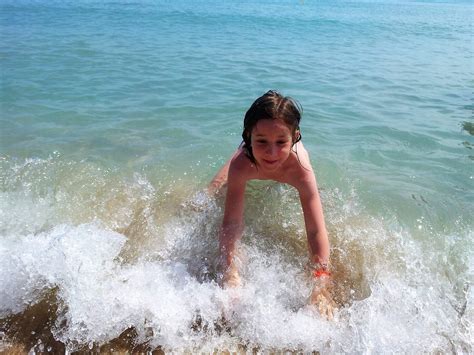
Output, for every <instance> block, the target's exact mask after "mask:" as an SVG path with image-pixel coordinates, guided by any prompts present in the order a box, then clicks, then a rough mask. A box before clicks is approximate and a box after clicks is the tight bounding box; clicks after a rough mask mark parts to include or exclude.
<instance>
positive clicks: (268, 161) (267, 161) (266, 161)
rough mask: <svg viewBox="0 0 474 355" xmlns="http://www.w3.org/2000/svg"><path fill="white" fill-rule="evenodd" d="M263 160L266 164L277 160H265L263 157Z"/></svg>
mask: <svg viewBox="0 0 474 355" xmlns="http://www.w3.org/2000/svg"><path fill="white" fill-rule="evenodd" d="M263 161H264V162H265V163H266V164H268V165H272V164H275V163H277V162H278V160H266V159H263Z"/></svg>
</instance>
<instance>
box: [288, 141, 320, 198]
mask: <svg viewBox="0 0 474 355" xmlns="http://www.w3.org/2000/svg"><path fill="white" fill-rule="evenodd" d="M294 151H295V154H296V158H297V162H296V163H295V164H294V165H293V173H292V174H291V175H292V181H291V185H293V186H294V187H295V188H296V189H297V190H299V191H300V192H302V191H308V190H309V191H312V190H315V189H316V188H317V186H316V177H315V175H314V170H313V167H312V165H311V160H310V157H309V153H308V151H307V150H306V149H305V147H304V146H303V143H302V142H298V143H297V145H295V149H294Z"/></svg>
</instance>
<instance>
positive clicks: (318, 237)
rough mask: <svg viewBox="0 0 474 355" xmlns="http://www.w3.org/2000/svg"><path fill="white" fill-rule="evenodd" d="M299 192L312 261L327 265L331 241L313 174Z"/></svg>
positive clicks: (306, 179)
mask: <svg viewBox="0 0 474 355" xmlns="http://www.w3.org/2000/svg"><path fill="white" fill-rule="evenodd" d="M298 190H299V194H300V200H301V207H302V208H303V214H304V221H305V226H306V236H307V238H308V244H309V249H310V254H311V261H312V262H314V263H319V264H322V265H327V264H328V263H329V239H328V234H327V231H326V224H325V222H324V215H323V208H322V205H321V199H320V196H319V192H318V186H317V183H316V178H315V177H314V174H313V173H312V172H311V174H309V173H308V176H307V177H306V178H305V179H304V180H303V181H302V183H301V186H300V188H299V189H298Z"/></svg>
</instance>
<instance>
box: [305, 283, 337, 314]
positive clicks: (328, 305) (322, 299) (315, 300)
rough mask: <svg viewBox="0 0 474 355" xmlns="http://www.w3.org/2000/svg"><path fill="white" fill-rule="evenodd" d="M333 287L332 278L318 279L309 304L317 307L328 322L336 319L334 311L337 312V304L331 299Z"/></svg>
mask: <svg viewBox="0 0 474 355" xmlns="http://www.w3.org/2000/svg"><path fill="white" fill-rule="evenodd" d="M331 286H332V283H331V279H330V276H322V277H320V278H318V279H317V280H316V284H315V285H314V287H313V291H312V292H311V296H310V298H309V304H310V305H312V306H314V307H317V310H318V311H319V313H320V314H321V315H322V316H323V317H325V318H326V319H327V320H332V319H333V318H334V311H335V310H336V304H335V303H334V301H333V299H332V297H331V292H330V288H331Z"/></svg>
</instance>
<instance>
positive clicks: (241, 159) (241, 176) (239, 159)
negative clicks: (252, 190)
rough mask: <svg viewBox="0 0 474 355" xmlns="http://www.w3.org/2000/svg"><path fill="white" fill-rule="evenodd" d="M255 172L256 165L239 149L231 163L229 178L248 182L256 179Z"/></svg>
mask: <svg viewBox="0 0 474 355" xmlns="http://www.w3.org/2000/svg"><path fill="white" fill-rule="evenodd" d="M255 172H256V168H255V165H254V164H253V163H252V162H251V161H250V159H249V158H248V157H247V155H246V154H245V152H244V151H243V150H242V149H239V150H238V151H237V152H236V154H235V155H234V156H233V157H232V160H231V162H230V167H229V178H231V179H232V180H236V181H241V182H246V181H248V180H250V179H253V178H254V176H255Z"/></svg>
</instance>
